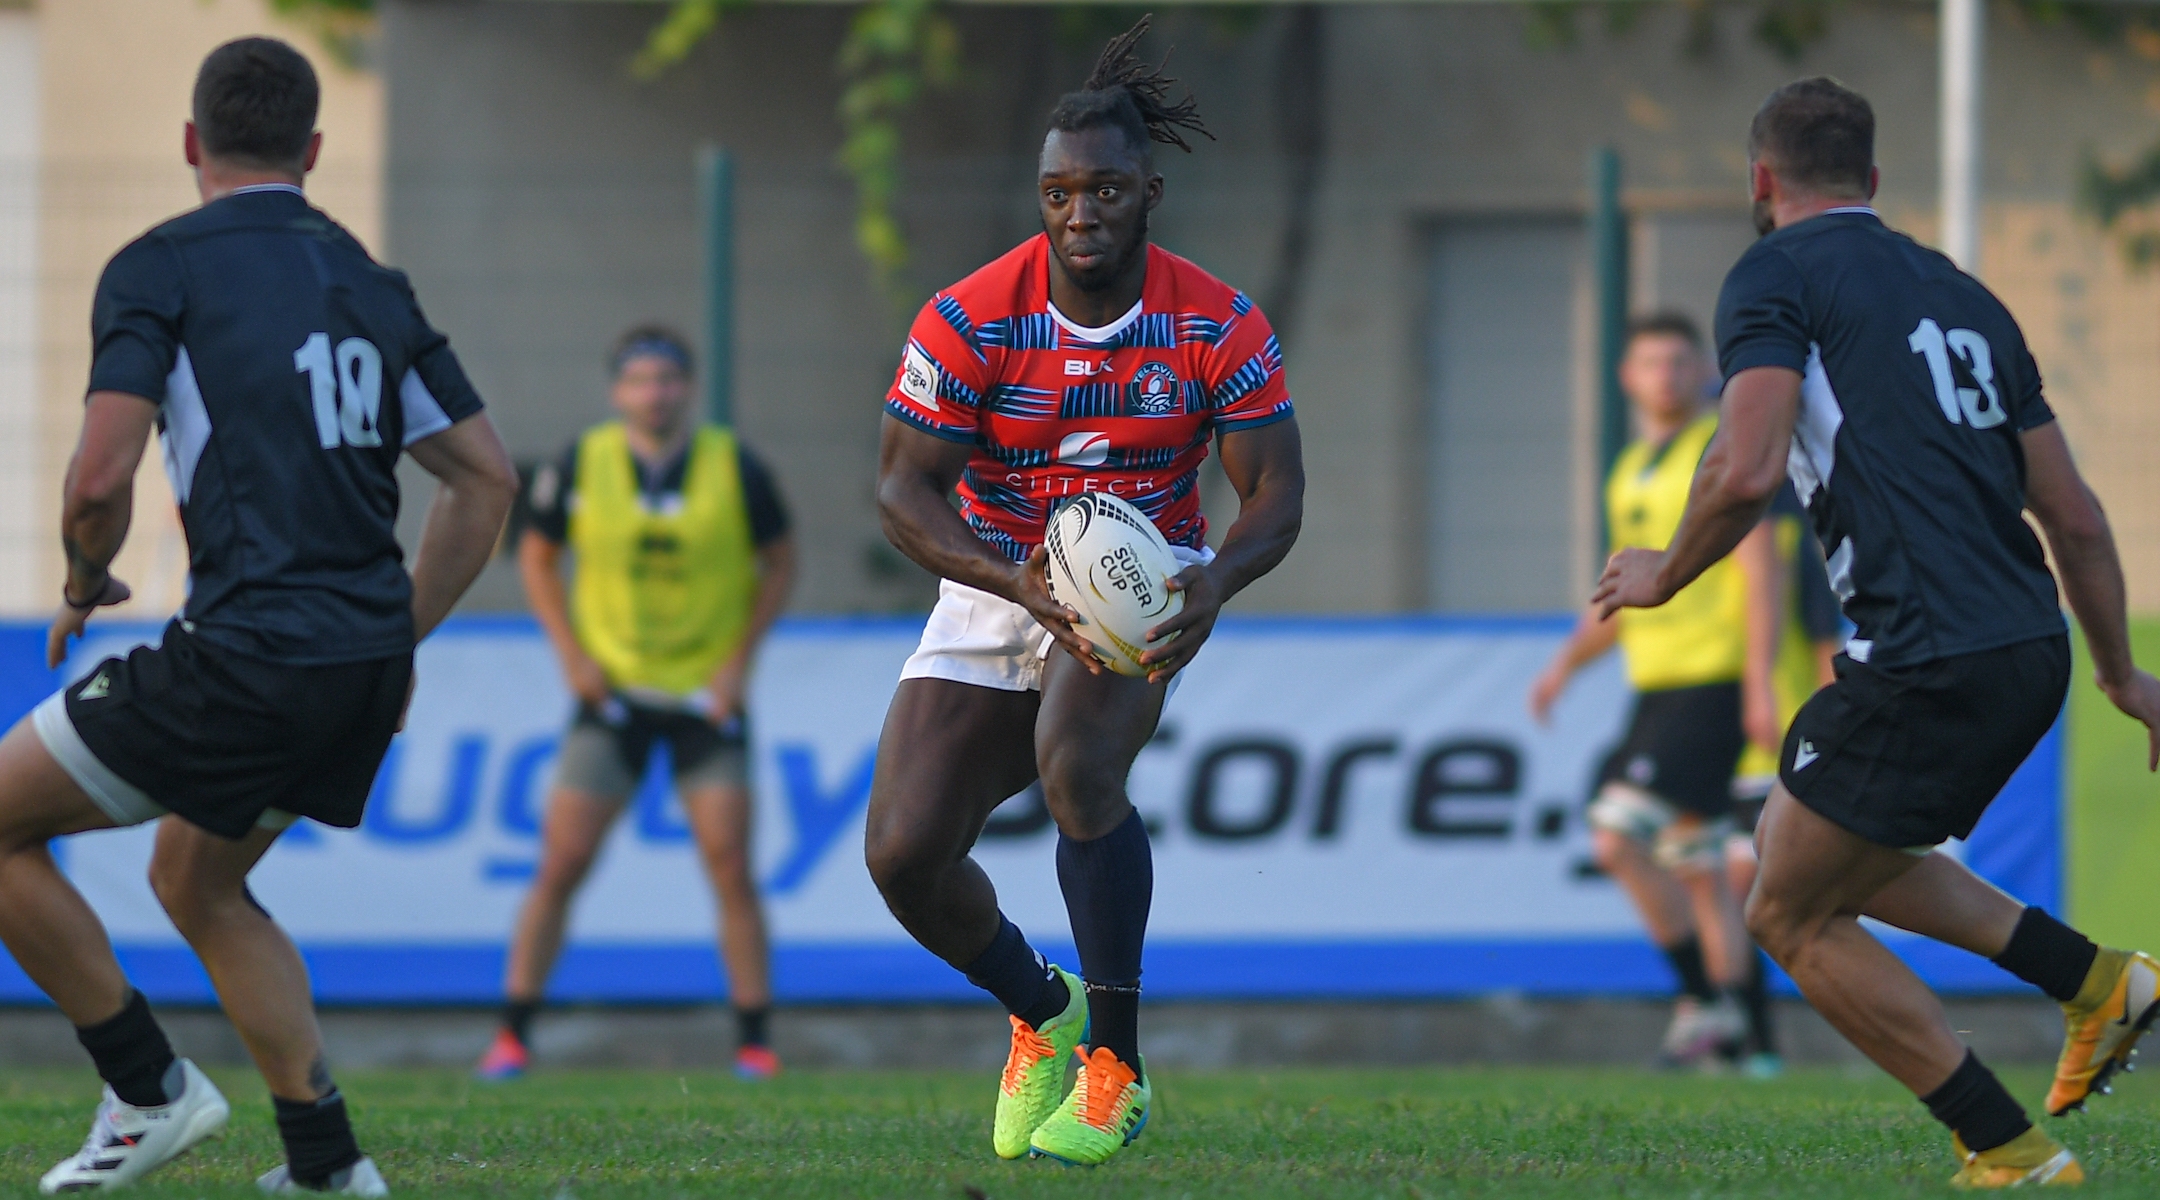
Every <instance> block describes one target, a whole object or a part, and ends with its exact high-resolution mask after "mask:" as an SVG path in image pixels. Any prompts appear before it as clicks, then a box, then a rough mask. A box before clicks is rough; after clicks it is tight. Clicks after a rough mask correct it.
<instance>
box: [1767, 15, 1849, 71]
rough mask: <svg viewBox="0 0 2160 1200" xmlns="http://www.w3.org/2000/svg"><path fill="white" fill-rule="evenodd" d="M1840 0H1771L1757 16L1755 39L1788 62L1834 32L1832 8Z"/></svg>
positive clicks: (1798, 58)
mask: <svg viewBox="0 0 2160 1200" xmlns="http://www.w3.org/2000/svg"><path fill="white" fill-rule="evenodd" d="M1836 3H1837V0H1770V3H1768V4H1765V5H1763V7H1762V11H1761V12H1759V13H1757V14H1756V17H1755V40H1756V41H1758V42H1761V43H1762V44H1763V45H1765V46H1768V47H1769V48H1770V50H1771V52H1772V53H1774V54H1776V55H1777V56H1778V57H1779V58H1782V59H1784V60H1785V61H1786V62H1798V61H1800V56H1801V55H1803V54H1805V53H1807V48H1808V47H1809V46H1812V45H1814V44H1815V43H1817V42H1819V41H1821V40H1823V39H1824V38H1826V37H1828V36H1830V9H1831V8H1832V7H1833V6H1834V5H1836Z"/></svg>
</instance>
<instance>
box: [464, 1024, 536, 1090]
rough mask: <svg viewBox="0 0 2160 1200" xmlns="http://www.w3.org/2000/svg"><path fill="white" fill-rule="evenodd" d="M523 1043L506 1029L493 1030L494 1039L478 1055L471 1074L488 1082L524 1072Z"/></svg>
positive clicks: (514, 1077)
mask: <svg viewBox="0 0 2160 1200" xmlns="http://www.w3.org/2000/svg"><path fill="white" fill-rule="evenodd" d="M525 1058H526V1051H525V1043H523V1042H521V1041H519V1040H517V1035H516V1034H514V1033H512V1032H510V1031H509V1030H507V1029H498V1030H496V1031H495V1041H494V1043H493V1044H491V1045H490V1046H489V1047H488V1049H487V1053H486V1054H483V1055H481V1056H480V1065H479V1066H477V1067H474V1068H473V1074H474V1075H476V1076H478V1077H479V1078H481V1079H483V1080H485V1081H487V1082H489V1083H503V1082H506V1081H508V1080H512V1079H516V1078H518V1077H520V1076H522V1075H524V1074H525Z"/></svg>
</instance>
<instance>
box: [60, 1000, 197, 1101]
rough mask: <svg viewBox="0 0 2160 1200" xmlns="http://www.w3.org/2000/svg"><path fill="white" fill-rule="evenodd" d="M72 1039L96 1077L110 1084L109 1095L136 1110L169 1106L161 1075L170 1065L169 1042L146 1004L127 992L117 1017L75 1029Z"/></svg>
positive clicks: (147, 1003)
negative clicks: (84, 1053)
mask: <svg viewBox="0 0 2160 1200" xmlns="http://www.w3.org/2000/svg"><path fill="white" fill-rule="evenodd" d="M75 1040H76V1041H79V1042H81V1043H82V1047H83V1049H85V1050H88V1051H89V1052H90V1061H92V1062H94V1063H96V1064H97V1073H98V1078H100V1079H103V1080H104V1081H105V1082H106V1083H108V1084H111V1085H112V1090H113V1095H115V1096H118V1097H120V1100H121V1102H122V1103H124V1104H132V1105H134V1106H135V1107H137V1108H156V1107H158V1106H159V1105H161V1104H169V1103H171V1102H172V1097H171V1096H169V1095H167V1094H166V1092H165V1072H166V1069H167V1068H169V1067H171V1066H172V1065H173V1052H172V1043H170V1042H168V1041H166V1040H165V1031H164V1030H163V1029H160V1028H158V1023H157V1018H156V1017H153V1016H151V1015H150V1002H149V1001H148V1000H146V999H144V998H143V994H142V993H141V992H137V991H132V990H131V991H130V992H129V994H128V1002H127V1004H126V1005H125V1006H123V1007H122V1008H121V1009H120V1015H118V1016H116V1017H112V1018H109V1019H107V1020H104V1021H100V1022H98V1023H97V1024H95V1025H83V1026H77V1027H76V1030H75Z"/></svg>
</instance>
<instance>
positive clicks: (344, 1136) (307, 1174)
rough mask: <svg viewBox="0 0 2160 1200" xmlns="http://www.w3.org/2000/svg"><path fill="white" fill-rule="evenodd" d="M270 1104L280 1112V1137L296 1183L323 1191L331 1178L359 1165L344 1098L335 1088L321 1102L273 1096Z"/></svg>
mask: <svg viewBox="0 0 2160 1200" xmlns="http://www.w3.org/2000/svg"><path fill="white" fill-rule="evenodd" d="M270 1103H271V1105H272V1106H273V1107H275V1108H276V1109H277V1131H278V1136H279V1137H280V1138H283V1139H284V1141H285V1162H286V1164H287V1165H288V1166H289V1167H290V1168H291V1170H292V1177H293V1182H294V1183H297V1184H299V1185H301V1186H302V1187H307V1188H313V1189H315V1190H317V1191H320V1190H322V1188H323V1186H324V1185H326V1184H327V1183H329V1182H330V1177H331V1176H332V1175H335V1174H337V1173H338V1172H339V1171H342V1170H344V1169H345V1168H347V1167H349V1166H351V1165H353V1164H354V1163H356V1162H359V1161H360V1143H358V1142H356V1141H354V1140H353V1132H352V1121H351V1119H350V1118H348V1117H347V1116H346V1115H345V1097H344V1096H343V1095H341V1094H340V1093H339V1092H338V1090H337V1089H336V1088H331V1089H330V1094H329V1095H327V1096H324V1097H323V1098H322V1099H320V1100H286V1099H283V1098H282V1097H278V1096H272V1097H270Z"/></svg>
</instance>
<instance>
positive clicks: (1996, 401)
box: [1905, 317, 2010, 429]
mask: <svg viewBox="0 0 2160 1200" xmlns="http://www.w3.org/2000/svg"><path fill="white" fill-rule="evenodd" d="M1905 344H1906V345H1908V346H1911V347H1912V352H1913V353H1914V354H1918V355H1922V356H1924V357H1925V358H1926V359H1927V366H1928V374H1929V375H1930V376H1931V377H1933V379H1934V380H1935V403H1936V404H1938V405H1940V406H1941V407H1942V414H1943V418H1944V419H1945V420H1947V421H1949V422H1950V423H1951V424H1952V425H1971V426H1972V427H1973V428H1974V429H1992V428H1994V427H1995V426H1997V425H2000V424H2002V423H2003V422H2004V421H2007V420H2009V419H2010V414H2009V413H2008V412H2006V411H2004V409H2003V406H2002V397H2000V396H1998V395H1996V393H1995V356H1994V354H1993V352H1992V351H1990V350H1989V349H1988V344H1987V339H1986V338H1984V337H1981V336H1980V334H1979V333H1978V331H1976V330H1971V329H1951V330H1947V331H1946V330H1944V329H1943V327H1942V326H1940V325H1937V324H1936V323H1935V318H1933V317H1922V318H1921V319H1920V324H1919V325H1917V326H1915V327H1914V328H1913V331H1912V335H1911V336H1910V337H1908V338H1906V339H1905ZM1953 353H1954V354H1956V355H1957V357H1958V359H1959V360H1960V361H1961V362H1963V363H1964V364H1965V367H1966V369H1967V370H1969V371H1971V372H1972V377H1973V382H1974V383H1977V384H1979V385H1980V386H1979V387H1977V388H1969V387H1959V386H1958V385H1957V378H1956V376H1954V375H1952V374H1951V372H1950V356H1951V355H1952V354H1953ZM1983 393H1985V398H1984V399H1983Z"/></svg>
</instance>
